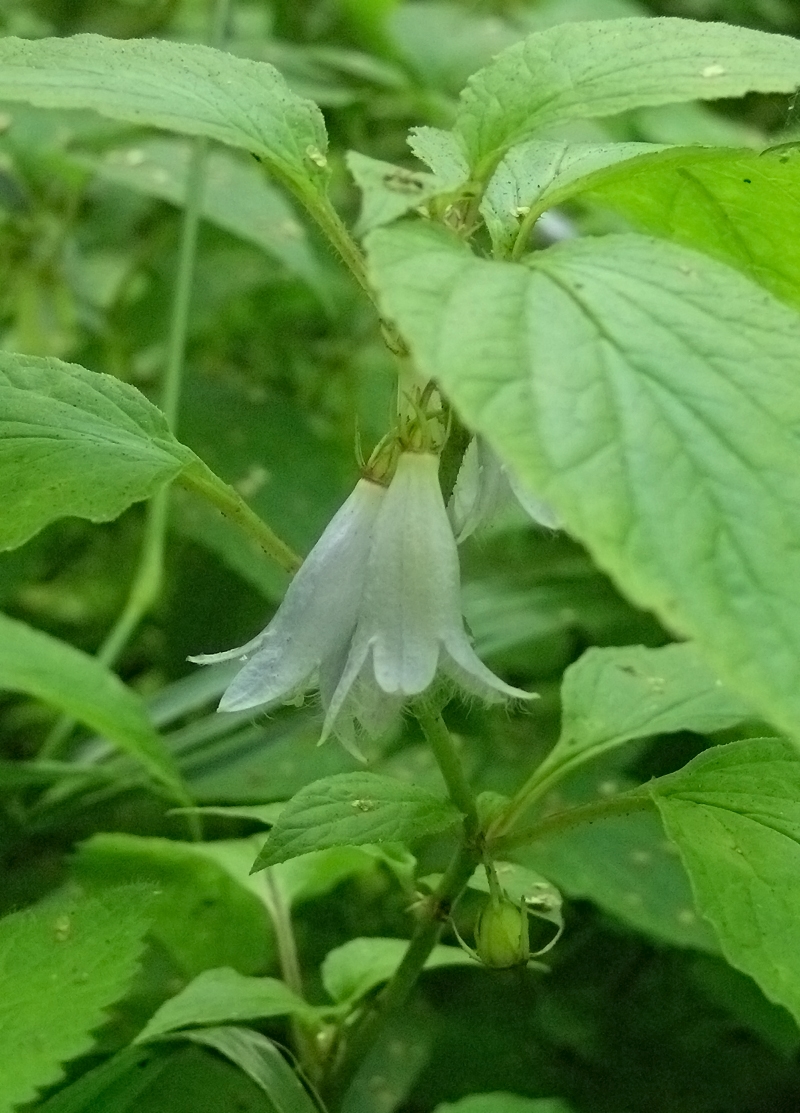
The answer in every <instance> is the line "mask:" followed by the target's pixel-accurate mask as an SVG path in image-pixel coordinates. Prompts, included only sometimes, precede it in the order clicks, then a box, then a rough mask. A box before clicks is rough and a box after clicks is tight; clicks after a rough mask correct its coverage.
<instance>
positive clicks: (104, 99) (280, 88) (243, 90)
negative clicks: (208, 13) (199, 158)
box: [0, 35, 327, 191]
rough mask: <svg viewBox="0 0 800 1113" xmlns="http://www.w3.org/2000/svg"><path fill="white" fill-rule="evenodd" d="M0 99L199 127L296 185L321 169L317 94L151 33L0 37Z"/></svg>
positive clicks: (319, 176)
mask: <svg viewBox="0 0 800 1113" xmlns="http://www.w3.org/2000/svg"><path fill="white" fill-rule="evenodd" d="M0 99H1V100H8V101H26V102H27V103H29V104H35V105H37V106H39V107H41V108H88V109H92V110H93V111H95V112H99V113H101V114H102V115H103V116H110V117H111V118H112V119H115V120H123V121H126V122H130V123H134V124H139V125H142V126H150V127H156V128H163V129H165V130H167V131H175V132H179V133H180V134H183V135H203V136H206V137H207V138H209V139H216V140H218V141H219V142H220V143H225V144H227V145H229V146H233V147H240V148H242V149H243V150H245V151H250V152H251V153H252V154H255V155H258V157H259V158H261V159H262V160H263V161H264V162H265V163H266V165H267V166H268V167H269V169H270V170H271V171H272V172H273V173H274V174H275V175H276V176H277V177H278V178H280V179H281V180H283V181H284V182H286V183H288V184H290V185H292V186H294V187H295V188H297V189H299V190H300V191H307V190H308V188H309V186H320V185H322V184H323V183H324V181H325V178H326V170H325V159H324V155H325V150H326V146H327V138H326V134H325V124H324V122H323V119H322V114H321V113H320V111H319V109H318V108H317V106H316V105H315V104H313V103H312V102H311V101H308V100H304V99H303V98H302V97H298V96H297V95H296V94H294V93H293V92H291V90H290V89H289V87H288V85H287V84H286V82H285V81H284V79H283V77H281V75H280V74H279V73H278V71H277V70H276V69H275V68H274V66H271V65H269V64H268V63H267V62H254V61H251V60H250V59H248V58H237V57H235V56H234V55H232V54H226V53H224V52H223V51H220V50H214V49H212V48H211V47H207V46H198V45H196V44H194V43H178V42H162V41H159V40H158V39H128V40H118V39H107V38H103V37H102V36H100V35H74V36H71V37H70V38H64V39H39V40H35V41H29V40H25V39H16V38H6V39H3V40H2V41H0Z"/></svg>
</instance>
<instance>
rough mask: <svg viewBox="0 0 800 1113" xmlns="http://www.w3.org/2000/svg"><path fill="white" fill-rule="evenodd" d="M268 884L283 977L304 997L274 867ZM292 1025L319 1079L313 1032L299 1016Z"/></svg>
mask: <svg viewBox="0 0 800 1113" xmlns="http://www.w3.org/2000/svg"><path fill="white" fill-rule="evenodd" d="M264 886H265V890H266V891H265V893H264V904H265V905H266V907H267V912H268V913H269V918H270V920H271V921H272V927H273V930H274V931H275V943H276V946H277V948H278V963H279V965H280V968H281V976H282V978H283V980H284V982H286V984H287V985H288V987H289V989H291V990H292V991H293V992H294V993H296V994H297V996H298V997H303V976H302V974H301V972H300V960H299V958H298V956H297V943H296V942H295V938H294V929H293V927H292V913H291V909H290V907H289V903H288V901H287V900H286V896H285V894H284V892H283V889H282V887H281V884H280V881H279V880H278V878H277V876H276V874H275V871H274V869H267V870H265V871H264ZM290 1028H291V1032H292V1041H293V1043H294V1046H295V1048H296V1050H297V1056H298V1059H299V1061H300V1065H301V1066H302V1068H303V1070H304V1071H305V1072H306V1073H307V1074H309V1075H310V1076H311V1077H312V1078H313V1080H314V1081H315V1082H316V1080H317V1073H318V1072H317V1056H316V1045H315V1043H314V1037H313V1034H312V1033H311V1032H310V1031H309V1029H308V1028H307V1027H306V1026H304V1025H303V1024H302V1023H301V1022H300V1021H298V1020H297V1019H293V1020H292V1021H291V1024H290Z"/></svg>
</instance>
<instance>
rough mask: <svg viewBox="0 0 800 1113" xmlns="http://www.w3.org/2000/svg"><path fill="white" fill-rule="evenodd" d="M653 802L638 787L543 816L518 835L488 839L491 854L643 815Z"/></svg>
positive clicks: (644, 789) (644, 787) (646, 790)
mask: <svg viewBox="0 0 800 1113" xmlns="http://www.w3.org/2000/svg"><path fill="white" fill-rule="evenodd" d="M653 806H654V805H653V798H652V796H651V795H650V789H649V786H648V785H646V784H645V785H640V786H639V787H638V788H634V789H631V791H630V792H623V793H620V795H619V796H612V797H610V798H609V799H608V800H596V801H594V802H593V803H591V804H581V805H580V806H579V807H577V808H569V809H567V811H563V812H556V813H555V814H554V815H548V816H545V817H544V818H543V819H540V820H539V821H538V823H534V824H532V825H531V826H530V827H525V828H522V829H521V830H518V831H510V832H509V833H508V834H504V835H501V836H499V837H497V838H491V833H490V836H489V837H490V841H491V846H492V850H510V849H512V848H513V847H515V846H529V845H530V844H531V843H534V842H539V841H540V840H541V839H547V838H551V837H552V836H553V835H560V834H561V833H562V832H564V831H571V830H572V829H573V828H575V827H581V826H583V825H584V824H586V823H594V822H595V821H596V820H598V819H607V818H608V817H609V816H615V815H632V814H633V813H634V812H640V811H645V810H647V809H648V808H651V807H653Z"/></svg>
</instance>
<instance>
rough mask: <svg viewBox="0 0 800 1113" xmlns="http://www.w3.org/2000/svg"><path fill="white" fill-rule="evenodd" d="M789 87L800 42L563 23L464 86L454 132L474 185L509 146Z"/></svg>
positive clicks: (617, 23)
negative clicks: (604, 121)
mask: <svg viewBox="0 0 800 1113" xmlns="http://www.w3.org/2000/svg"><path fill="white" fill-rule="evenodd" d="M798 85H800V43H798V42H797V41H796V40H794V39H790V38H788V37H784V36H782V35H768V34H765V33H764V32H761V31H751V30H749V29H746V28H744V27H731V26H728V25H726V24H724V23H700V22H696V21H695V20H689V19H618V20H596V21H590V22H587V23H564V24H561V25H559V26H556V27H551V28H549V29H548V30H546V31H541V32H537V33H535V34H533V35H530V36H529V37H528V38H527V39H524V40H523V41H522V42H518V43H514V44H513V45H512V46H510V47H508V49H507V50H504V51H503V52H502V54H499V55H498V56H497V57H496V58H495V59H494V60H493V61H492V62H490V63H489V65H488V66H486V67H485V68H484V69H482V70H479V71H478V73H476V74H475V75H474V76H473V77H471V78H470V80H469V81H468V83H467V86H466V88H465V89H464V91H463V93H462V94H461V101H460V104H459V108H458V113H457V116H456V123H455V129H454V130H455V134H456V135H457V136H458V137H459V138H460V139H461V141H462V143H463V146H464V149H465V151H466V153H467V155H468V157H469V160H470V164H471V165H472V166H473V168H475V169H476V170H477V175H478V177H484V176H485V175H486V174H487V173H488V172H489V171H491V169H492V168H493V167H494V166H495V165H496V163H497V161H498V159H499V158H500V157H502V155H503V153H504V152H505V151H506V150H508V148H509V147H511V146H513V145H514V144H515V143H520V142H522V141H523V140H524V139H526V138H528V137H529V136H530V135H533V134H534V133H536V132H541V131H542V130H543V129H545V128H551V127H553V126H554V125H558V124H563V123H566V122H568V121H570V120H576V119H577V120H580V119H588V118H591V117H598V116H613V115H616V114H617V113H619V112H625V111H627V110H628V109H631V108H641V107H645V106H648V105H658V104H676V103H678V102H680V101H693V100H719V99H721V98H723V97H741V96H743V95H744V94H745V93H749V92H761V93H793V92H794V91H795V89H796V88H797V86H798Z"/></svg>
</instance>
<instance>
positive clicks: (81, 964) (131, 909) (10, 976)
mask: <svg viewBox="0 0 800 1113" xmlns="http://www.w3.org/2000/svg"><path fill="white" fill-rule="evenodd" d="M150 898H151V894H150V893H149V892H148V891H147V890H146V889H145V888H144V887H136V888H133V887H130V888H116V889H109V890H108V891H107V892H106V893H104V895H103V897H102V898H98V897H94V896H76V895H74V894H59V895H57V896H54V897H51V898H50V899H48V900H46V901H43V902H42V903H41V904H38V905H36V906H35V907H33V908H30V909H26V910H25V911H24V912H15V913H12V915H10V916H6V917H5V918H4V919H3V920H0V1046H1V1047H3V1048H4V1049H5V1053H4V1055H3V1069H2V1072H0V1109H2V1110H3V1113H7V1111H8V1113H10V1110H11V1109H12V1108H14V1107H16V1106H17V1105H19V1104H22V1103H23V1102H27V1101H31V1100H33V1098H34V1097H35V1096H36V1092H37V1090H39V1089H40V1088H41V1087H43V1086H46V1085H48V1084H51V1083H53V1082H55V1081H56V1080H57V1079H58V1078H59V1077H60V1076H61V1074H62V1069H61V1064H62V1063H65V1062H67V1061H68V1060H70V1059H74V1058H75V1057H76V1056H77V1055H81V1054H83V1053H85V1052H86V1051H88V1050H89V1048H90V1047H91V1046H92V1044H93V1042H94V1040H93V1037H92V1033H93V1032H94V1031H95V1029H96V1028H98V1027H99V1026H100V1025H101V1024H102V1023H103V1021H104V1020H105V1019H106V1014H105V1010H106V1009H107V1008H108V1006H109V1005H112V1004H113V1003H114V1002H115V1001H116V1000H118V999H119V998H120V997H121V996H122V995H123V994H124V993H125V991H126V989H127V987H128V984H129V982H130V980H131V978H132V977H133V974H134V972H135V970H136V966H137V964H138V961H139V956H140V954H141V951H142V946H143V943H142V940H143V937H144V934H145V932H146V931H147V929H148V927H149V924H150V916H149V913H148V905H149V903H150ZM45 1002H46V1007H43V1005H44V1003H45Z"/></svg>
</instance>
